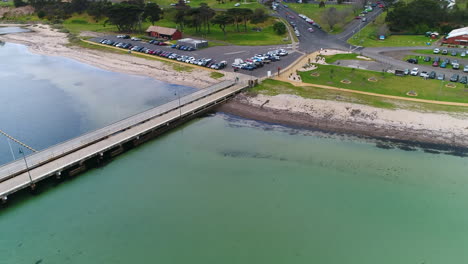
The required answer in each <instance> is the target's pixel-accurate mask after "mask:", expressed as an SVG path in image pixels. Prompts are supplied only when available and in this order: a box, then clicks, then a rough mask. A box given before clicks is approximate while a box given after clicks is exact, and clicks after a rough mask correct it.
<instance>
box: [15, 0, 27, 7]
mask: <svg viewBox="0 0 468 264" xmlns="http://www.w3.org/2000/svg"><path fill="white" fill-rule="evenodd" d="M13 4H14V5H15V7H22V6H26V5H27V3H26V2H24V1H23V0H13Z"/></svg>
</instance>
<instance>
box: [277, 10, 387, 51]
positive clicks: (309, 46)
mask: <svg viewBox="0 0 468 264" xmlns="http://www.w3.org/2000/svg"><path fill="white" fill-rule="evenodd" d="M381 13H382V10H381V9H380V8H374V10H373V11H372V12H369V13H368V14H367V15H366V18H367V21H366V22H362V20H361V19H355V20H353V21H351V22H350V23H349V24H348V25H347V26H346V28H345V29H344V30H343V32H341V33H339V34H336V35H332V34H328V33H327V32H325V31H323V30H322V29H318V28H316V27H314V26H312V25H310V24H309V23H307V22H306V21H305V20H304V19H302V18H300V17H299V16H298V13H296V12H295V11H294V10H292V9H289V8H286V7H284V6H283V5H282V4H280V5H279V6H278V8H277V14H278V15H279V16H280V17H282V18H284V19H286V21H288V22H291V21H293V22H294V23H296V25H297V29H298V31H299V33H300V35H301V36H300V37H298V39H299V41H300V44H299V47H300V48H299V49H300V50H301V51H303V52H306V53H308V52H314V51H317V50H320V49H321V48H327V49H340V50H355V49H356V47H355V46H353V45H350V44H348V43H347V42H346V41H347V40H348V39H349V38H351V37H352V36H353V35H354V34H355V33H357V32H359V30H361V29H362V28H363V27H364V26H366V25H367V24H369V23H371V22H372V21H374V20H375V18H376V17H377V16H378V15H380V14H381ZM310 19H312V20H314V18H313V17H311V18H310ZM308 28H313V29H314V32H312V33H311V32H308V31H307V29H308Z"/></svg>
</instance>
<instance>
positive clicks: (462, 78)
mask: <svg viewBox="0 0 468 264" xmlns="http://www.w3.org/2000/svg"><path fill="white" fill-rule="evenodd" d="M460 83H463V84H467V83H468V77H466V76H463V77H461V78H460Z"/></svg>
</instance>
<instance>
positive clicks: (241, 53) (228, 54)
mask: <svg viewBox="0 0 468 264" xmlns="http://www.w3.org/2000/svg"><path fill="white" fill-rule="evenodd" d="M103 39H108V40H112V41H115V42H124V43H130V44H131V45H132V46H142V47H145V48H148V49H152V50H155V49H158V50H162V51H167V52H172V53H176V54H178V55H182V56H188V57H194V58H196V59H202V58H205V59H212V60H213V61H215V62H221V61H226V62H227V67H226V68H224V69H222V71H228V72H233V71H234V68H233V67H232V66H231V65H232V64H233V63H234V61H235V60H236V59H242V60H244V61H245V60H246V59H249V58H251V57H253V56H255V55H257V54H266V53H268V52H271V51H275V50H279V49H284V50H286V51H287V52H288V55H287V56H281V57H280V60H279V61H275V62H273V61H272V62H270V63H268V64H264V66H263V67H260V68H257V69H254V70H251V71H249V70H239V72H240V73H244V74H247V75H251V76H252V77H263V76H266V75H267V72H268V71H270V72H271V73H272V74H275V73H277V70H278V67H279V68H280V69H284V68H286V67H287V66H288V65H290V64H291V63H292V62H294V61H295V60H296V59H297V58H299V57H300V54H299V53H297V52H293V51H292V48H291V46H290V45H278V46H215V47H210V48H205V49H200V50H195V51H184V50H178V49H173V48H171V46H170V45H168V46H158V45H153V44H149V43H148V42H146V41H134V40H130V39H121V38H117V36H116V35H113V36H105V37H99V38H92V39H90V41H93V42H96V43H99V42H100V41H102V40H103ZM188 65H190V64H188Z"/></svg>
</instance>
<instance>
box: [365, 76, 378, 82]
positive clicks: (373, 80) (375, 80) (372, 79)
mask: <svg viewBox="0 0 468 264" xmlns="http://www.w3.org/2000/svg"><path fill="white" fill-rule="evenodd" d="M367 80H368V81H369V82H377V81H378V80H377V78H375V77H370V78H369V79H367Z"/></svg>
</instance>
